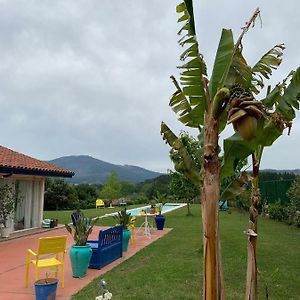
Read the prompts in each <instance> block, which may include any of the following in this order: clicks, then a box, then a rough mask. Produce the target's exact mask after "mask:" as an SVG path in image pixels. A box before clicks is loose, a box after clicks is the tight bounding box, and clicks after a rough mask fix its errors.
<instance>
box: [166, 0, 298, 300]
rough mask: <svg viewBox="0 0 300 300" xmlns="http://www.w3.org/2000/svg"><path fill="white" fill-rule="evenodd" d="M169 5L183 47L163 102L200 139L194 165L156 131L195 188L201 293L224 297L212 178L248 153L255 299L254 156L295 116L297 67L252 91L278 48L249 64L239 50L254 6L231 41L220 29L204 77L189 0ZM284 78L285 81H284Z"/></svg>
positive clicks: (216, 182) (216, 183)
mask: <svg viewBox="0 0 300 300" xmlns="http://www.w3.org/2000/svg"><path fill="white" fill-rule="evenodd" d="M176 11H177V12H178V13H179V14H180V17H179V19H178V22H183V26H182V28H181V29H180V31H179V32H178V34H179V35H181V36H182V37H181V38H180V40H179V44H180V45H181V46H182V47H184V48H185V50H184V52H183V53H182V55H181V56H180V59H181V60H182V61H183V62H184V63H183V65H181V66H179V67H178V68H179V69H180V70H181V72H180V80H179V81H177V80H176V79H175V77H173V76H172V77H171V79H172V81H173V83H174V85H175V88H176V91H175V92H174V94H173V95H172V96H171V99H170V103H169V105H170V106H171V108H172V109H173V111H174V112H175V113H176V114H178V115H179V118H178V119H179V121H181V122H182V123H183V124H184V125H186V126H189V127H193V128H197V129H198V130H199V132H200V135H199V136H200V138H201V139H203V155H202V164H201V167H200V170H199V166H197V165H195V163H194V161H193V159H192V158H191V157H190V155H189V153H188V151H187V149H186V148H185V146H184V145H183V144H182V143H181V142H180V140H179V139H178V138H177V136H176V135H175V134H174V133H173V132H172V131H171V129H170V128H169V127H168V126H167V125H166V124H165V123H163V122H162V124H161V133H162V135H163V138H164V139H165V140H166V142H167V143H168V144H169V145H170V146H171V147H172V148H173V149H176V150H177V151H178V152H179V153H180V154H181V156H182V158H183V159H182V161H181V165H180V168H181V169H182V170H184V172H185V174H186V176H189V177H190V178H191V179H192V180H194V181H195V182H198V185H199V187H201V189H202V192H201V206H202V223H203V247H204V251H203V253H204V254H203V255H204V257H203V260H204V261H203V273H204V274H203V299H206V300H207V299H209V300H210V299H211V300H215V299H225V289H224V279H223V271H222V264H221V253H220V239H219V215H218V203H219V199H220V179H221V178H226V177H228V176H232V175H233V174H234V171H235V168H236V166H237V165H238V163H239V162H240V161H241V160H244V159H245V158H247V157H248V156H249V155H252V157H253V160H254V164H253V166H254V167H253V171H254V172H253V179H252V186H253V192H252V197H251V201H252V206H251V213H250V219H251V223H250V228H249V230H247V234H248V235H249V246H248V249H249V254H248V258H249V261H251V262H250V263H248V271H247V274H248V276H247V291H246V299H256V297H257V296H256V295H257V291H256V290H257V289H256V281H257V279H256V276H257V275H256V273H257V271H256V270H257V267H256V239H257V232H256V231H257V202H258V200H259V194H258V183H257V182H258V170H259V162H260V160H261V156H262V151H263V148H264V147H266V146H270V145H272V143H273V142H274V141H275V140H276V139H277V138H278V137H279V136H280V135H281V134H282V131H283V130H284V128H286V127H290V124H291V123H290V121H291V119H292V118H293V117H294V116H295V113H294V109H298V108H299V107H298V105H299V104H298V96H299V92H300V90H299V86H300V81H299V72H300V71H299V69H298V70H297V71H296V72H295V73H292V74H291V75H290V77H288V78H286V79H285V80H284V81H283V83H281V84H279V85H277V86H276V87H275V88H274V89H273V90H271V89H270V88H269V89H268V94H267V97H265V98H264V99H262V100H261V101H258V100H257V99H256V98H255V95H258V94H259V92H260V91H261V90H262V89H263V86H264V79H265V78H266V79H268V78H269V77H270V75H271V73H272V69H275V68H277V67H278V66H279V64H280V62H281V56H282V50H283V49H284V45H276V46H275V47H273V48H272V49H271V50H270V51H268V52H267V53H266V54H265V55H264V56H263V57H262V59H261V60H260V61H259V62H258V63H257V64H256V65H254V67H250V66H249V65H248V64H247V62H246V60H245V58H244V57H243V55H242V50H243V47H242V39H243V37H244V35H245V33H246V32H247V31H248V30H249V28H250V26H251V25H254V23H255V20H256V18H257V17H258V16H259V9H257V10H256V11H255V12H254V14H253V16H252V17H251V18H250V20H249V21H248V22H246V26H245V27H244V28H243V29H242V33H241V35H240V36H239V38H238V40H237V42H236V43H234V40H233V34H232V31H231V30H229V29H223V30H222V34H221V38H220V42H219V46H218V49H217V52H216V57H215V62H214V66H213V71H212V75H211V77H210V79H209V78H208V77H207V70H206V65H205V62H204V60H203V55H202V54H201V53H200V50H199V44H198V41H197V36H196V31H195V21H194V13H193V2H192V0H184V1H183V2H182V3H180V4H179V5H178V6H177V7H176ZM291 76H292V77H291ZM289 79H291V81H290V83H289V85H287V84H288V80H289ZM227 122H228V123H232V124H233V126H234V129H235V131H236V133H235V134H234V135H233V136H232V137H230V138H228V139H226V140H225V141H224V146H223V151H224V154H223V159H222V163H221V159H220V157H219V153H220V147H219V134H220V132H221V131H223V129H224V128H225V126H226V124H227ZM249 270H250V271H249ZM249 283H250V284H249ZM248 286H249V288H248ZM249 291H250V292H249Z"/></svg>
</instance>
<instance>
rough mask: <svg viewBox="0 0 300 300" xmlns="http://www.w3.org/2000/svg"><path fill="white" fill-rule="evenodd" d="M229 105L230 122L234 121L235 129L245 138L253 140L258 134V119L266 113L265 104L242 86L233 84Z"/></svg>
mask: <svg viewBox="0 0 300 300" xmlns="http://www.w3.org/2000/svg"><path fill="white" fill-rule="evenodd" d="M229 105H230V109H229V112H228V124H230V123H232V125H233V128H234V130H235V131H237V132H238V133H239V134H240V136H241V137H242V138H243V139H244V140H246V141H251V140H252V139H253V138H254V137H255V134H256V128H257V120H258V119H260V118H261V117H262V116H263V115H264V111H263V104H262V103H261V102H259V101H257V100H255V98H254V97H253V96H252V94H251V93H250V92H246V91H245V90H244V89H243V88H242V87H240V86H233V87H232V88H231V89H230V98H229Z"/></svg>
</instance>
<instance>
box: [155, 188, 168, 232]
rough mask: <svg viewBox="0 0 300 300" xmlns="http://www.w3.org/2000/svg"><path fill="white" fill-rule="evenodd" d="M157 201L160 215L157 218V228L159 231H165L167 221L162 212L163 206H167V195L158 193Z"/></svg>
mask: <svg viewBox="0 0 300 300" xmlns="http://www.w3.org/2000/svg"><path fill="white" fill-rule="evenodd" d="M156 201H157V202H158V204H157V209H158V213H157V215H156V216H155V223H156V228H157V230H163V229H164V225H165V221H166V217H165V216H164V215H162V214H161V212H162V209H163V206H164V205H165V204H166V201H167V195H166V194H161V193H159V192H157V196H156Z"/></svg>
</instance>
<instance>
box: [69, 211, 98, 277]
mask: <svg viewBox="0 0 300 300" xmlns="http://www.w3.org/2000/svg"><path fill="white" fill-rule="evenodd" d="M97 220H98V218H93V219H91V218H86V217H84V215H83V213H81V214H80V216H79V218H78V219H77V221H76V223H75V225H74V224H65V227H66V229H67V230H68V231H69V232H70V233H71V235H72V236H73V239H74V242H75V244H74V245H72V247H71V249H70V259H71V265H72V272H73V277H76V278H81V277H84V276H85V275H86V271H87V268H88V266H89V262H90V259H91V256H92V249H91V246H90V245H88V244H87V239H88V237H89V235H90V234H91V233H92V230H93V227H94V225H95V223H96V222H97Z"/></svg>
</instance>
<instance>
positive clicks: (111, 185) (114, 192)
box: [101, 172, 121, 200]
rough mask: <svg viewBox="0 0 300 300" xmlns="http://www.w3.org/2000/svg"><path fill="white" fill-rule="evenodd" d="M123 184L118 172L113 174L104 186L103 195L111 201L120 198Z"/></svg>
mask: <svg viewBox="0 0 300 300" xmlns="http://www.w3.org/2000/svg"><path fill="white" fill-rule="evenodd" d="M120 193H121V183H120V181H119V179H118V175H117V173H116V172H112V173H111V174H110V176H109V177H108V179H107V182H106V183H105V184H104V185H103V188H102V190H101V195H102V196H103V197H104V198H107V199H109V200H112V199H116V198H119V197H120Z"/></svg>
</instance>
